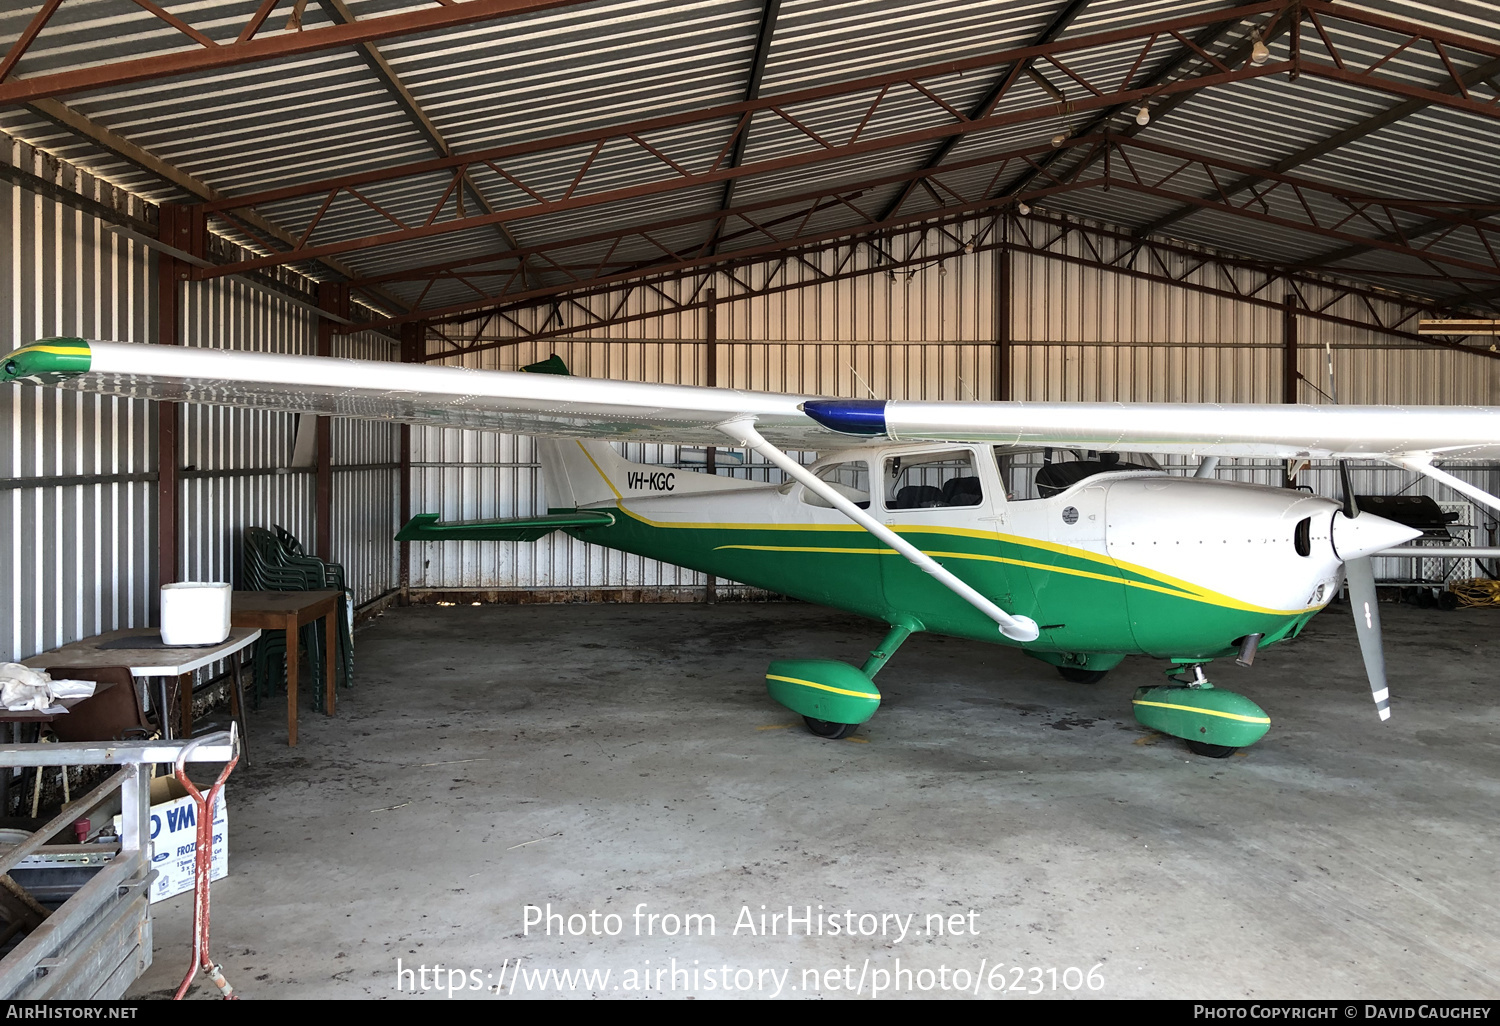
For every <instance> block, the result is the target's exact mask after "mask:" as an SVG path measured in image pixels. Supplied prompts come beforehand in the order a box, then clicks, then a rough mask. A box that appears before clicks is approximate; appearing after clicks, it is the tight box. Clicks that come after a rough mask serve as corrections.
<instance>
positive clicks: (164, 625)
mask: <svg viewBox="0 0 1500 1026" xmlns="http://www.w3.org/2000/svg"><path fill="white" fill-rule="evenodd" d="M229 597H230V587H229V585H227V584H222V583H219V582H217V581H184V582H182V583H181V584H163V585H162V586H161V640H162V642H163V643H164V644H168V645H217V644H218V643H219V642H221V641H223V640H224V639H225V638H227V637H229Z"/></svg>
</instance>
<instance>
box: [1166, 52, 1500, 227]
mask: <svg viewBox="0 0 1500 1026" xmlns="http://www.w3.org/2000/svg"><path fill="white" fill-rule="evenodd" d="M1496 73H1500V60H1492V61H1489V62H1487V63H1485V64H1483V65H1481V66H1480V67H1478V68H1475V69H1473V70H1472V71H1469V72H1467V73H1465V74H1464V75H1463V76H1462V78H1463V79H1464V80H1465V81H1466V82H1467V83H1468V84H1470V85H1473V84H1475V83H1477V82H1482V81H1484V80H1485V79H1487V78H1489V77H1490V76H1492V75H1495V74H1496ZM1439 88H1440V89H1444V90H1445V91H1446V90H1452V91H1453V92H1455V93H1456V92H1457V91H1458V86H1457V85H1455V84H1453V83H1445V84H1444V85H1442V86H1440V87H1439ZM1430 106H1432V101H1430V100H1426V99H1420V100H1406V101H1405V102H1402V103H1398V104H1396V105H1395V106H1394V107H1391V108H1390V109H1388V110H1386V111H1383V112H1382V113H1380V114H1376V115H1375V116H1374V117H1371V118H1366V119H1365V120H1364V121H1361V122H1360V123H1359V124H1357V125H1351V126H1350V127H1349V128H1346V129H1344V130H1343V131H1342V132H1337V133H1335V134H1334V135H1330V136H1329V137H1328V138H1326V139H1322V140H1319V141H1318V142H1315V143H1313V144H1312V145H1310V146H1306V147H1303V148H1302V149H1300V150H1298V151H1297V152H1296V153H1293V154H1291V155H1289V156H1286V157H1283V158H1281V159H1280V160H1278V161H1277V162H1276V163H1274V164H1272V165H1271V166H1270V167H1269V168H1267V169H1266V170H1268V171H1273V172H1283V171H1290V170H1291V169H1292V168H1294V167H1298V166H1300V165H1302V164H1306V163H1308V162H1309V161H1312V160H1317V159H1318V158H1319V157H1322V156H1326V155H1327V154H1329V153H1332V152H1333V151H1334V150H1336V149H1338V148H1339V147H1341V146H1345V145H1347V144H1349V143H1351V142H1354V141H1355V140H1357V139H1362V138H1364V137H1365V136H1367V135H1370V134H1372V133H1374V132H1378V131H1380V129H1382V128H1385V127H1387V126H1389V125H1393V124H1395V123H1396V122H1398V121H1400V120H1402V119H1403V118H1406V117H1409V116H1410V115H1412V114H1415V113H1417V112H1418V111H1421V110H1426V109H1427V108H1428V107H1430ZM1262 181H1265V179H1264V178H1263V177H1261V176H1259V175H1246V176H1245V177H1243V178H1241V179H1239V180H1238V181H1235V182H1232V183H1230V184H1228V185H1226V186H1225V187H1224V189H1225V191H1226V192H1228V193H1229V194H1230V195H1235V194H1237V193H1240V192H1243V191H1244V190H1246V189H1248V188H1250V187H1251V186H1252V185H1255V184H1256V183H1258V182H1262ZM1196 209H1197V208H1196V207H1192V206H1183V207H1179V208H1178V209H1177V210H1174V211H1172V212H1171V213H1169V214H1163V215H1162V216H1161V217H1158V218H1156V219H1155V220H1154V221H1151V222H1150V223H1149V224H1145V225H1142V226H1141V227H1140V228H1139V229H1138V230H1139V232H1140V234H1142V235H1151V234H1154V233H1155V232H1158V231H1160V230H1161V229H1163V228H1165V227H1167V226H1168V225H1170V224H1174V223H1176V222H1177V221H1180V220H1182V219H1183V218H1184V217H1187V216H1188V215H1189V214H1191V213H1193V212H1194V211H1195V210H1196ZM1432 230H1433V231H1436V230H1437V226H1434V227H1433V228H1432Z"/></svg>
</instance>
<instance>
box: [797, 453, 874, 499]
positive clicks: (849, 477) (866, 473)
mask: <svg viewBox="0 0 1500 1026" xmlns="http://www.w3.org/2000/svg"><path fill="white" fill-rule="evenodd" d="M813 474H814V476H815V477H817V478H818V480H820V481H826V482H827V483H828V484H829V485H830V486H832V488H833V490H834V491H836V492H838V493H839V494H840V495H842V496H843V497H844V498H846V499H848V500H849V501H850V502H852V503H854V504H855V505H856V506H858V507H859V508H860V509H869V508H870V465H869V464H868V463H866V462H865V461H864V460H848V461H846V462H843V463H830V464H828V465H827V466H826V467H819V468H818V469H817V470H815V471H813ZM802 501H803V502H805V503H807V504H808V505H809V506H822V507H823V508H824V509H832V508H833V503H831V502H829V501H828V500H827V499H825V498H823V497H822V496H821V495H819V494H818V493H816V492H814V491H812V490H810V489H807V488H804V489H802Z"/></svg>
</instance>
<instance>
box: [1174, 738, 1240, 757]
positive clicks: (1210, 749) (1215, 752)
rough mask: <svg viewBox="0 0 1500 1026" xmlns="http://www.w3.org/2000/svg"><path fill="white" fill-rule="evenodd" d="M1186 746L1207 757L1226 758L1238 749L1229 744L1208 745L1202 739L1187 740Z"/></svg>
mask: <svg viewBox="0 0 1500 1026" xmlns="http://www.w3.org/2000/svg"><path fill="white" fill-rule="evenodd" d="M1187 746H1188V748H1189V749H1191V750H1192V751H1193V752H1194V753H1196V754H1198V755H1202V756H1204V757H1206V758H1209V759H1227V758H1229V757H1230V756H1231V755H1233V754H1234V753H1235V752H1237V751H1239V749H1238V748H1235V747H1233V746H1231V745H1210V744H1205V743H1204V742H1202V741H1189V742H1188V743H1187Z"/></svg>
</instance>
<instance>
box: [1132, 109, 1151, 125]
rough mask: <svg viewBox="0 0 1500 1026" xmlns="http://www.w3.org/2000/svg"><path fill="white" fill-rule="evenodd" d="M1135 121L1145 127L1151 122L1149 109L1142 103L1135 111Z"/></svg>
mask: <svg viewBox="0 0 1500 1026" xmlns="http://www.w3.org/2000/svg"><path fill="white" fill-rule="evenodd" d="M1135 123H1136V124H1138V125H1140V126H1141V127H1142V128H1145V127H1146V126H1147V125H1149V124H1151V111H1150V110H1149V109H1148V108H1147V107H1146V105H1145V104H1144V103H1143V104H1141V109H1140V110H1138V111H1136V112H1135Z"/></svg>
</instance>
